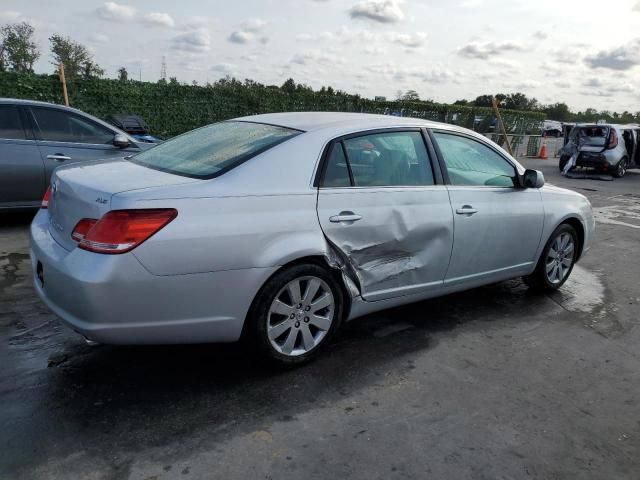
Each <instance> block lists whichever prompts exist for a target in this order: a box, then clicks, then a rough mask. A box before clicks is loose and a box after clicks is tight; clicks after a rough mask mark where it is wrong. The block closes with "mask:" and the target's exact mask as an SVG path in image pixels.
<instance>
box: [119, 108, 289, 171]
mask: <svg viewBox="0 0 640 480" xmlns="http://www.w3.org/2000/svg"><path fill="white" fill-rule="evenodd" d="M300 133H301V132H300V131H298V130H292V129H289V128H284V127H277V126H274V125H265V124H263V123H250V122H234V121H230V122H220V123H214V124H212V125H208V126H206V127H202V128H199V129H197V130H193V131H191V132H187V133H185V134H183V135H180V136H178V137H175V138H172V139H171V140H168V141H166V142H164V143H161V144H160V145H158V146H156V147H153V148H151V149H149V150H146V151H144V152H142V153H139V154H138V155H136V156H135V157H132V158H131V159H130V160H131V161H132V162H134V163H137V164H140V165H144V166H145V167H150V168H154V169H156V170H162V171H164V172H169V173H175V174H177V175H183V176H185V177H193V178H213V177H216V176H218V175H221V174H223V173H224V172H226V171H228V170H230V169H232V168H233V167H235V166H236V165H239V164H240V163H242V162H244V161H246V160H248V159H250V158H251V157H254V156H256V155H258V154H260V153H262V152H264V151H265V150H268V149H269V148H271V147H274V146H275V145H277V144H279V143H282V142H284V141H285V140H288V139H289V138H292V137H295V136H296V135H298V134H300Z"/></svg>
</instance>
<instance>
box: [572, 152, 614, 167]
mask: <svg viewBox="0 0 640 480" xmlns="http://www.w3.org/2000/svg"><path fill="white" fill-rule="evenodd" d="M576 166H578V167H587V168H605V169H606V168H609V167H610V166H611V164H610V162H609V159H608V158H607V157H606V156H605V155H604V154H602V153H590V152H582V153H581V154H580V155H578V159H577V160H576Z"/></svg>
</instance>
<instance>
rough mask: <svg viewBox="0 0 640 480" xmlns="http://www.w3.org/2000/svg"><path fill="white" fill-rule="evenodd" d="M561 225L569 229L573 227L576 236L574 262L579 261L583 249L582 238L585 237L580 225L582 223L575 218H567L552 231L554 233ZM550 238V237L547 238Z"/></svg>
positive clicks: (582, 226) (582, 227)
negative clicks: (576, 252)
mask: <svg viewBox="0 0 640 480" xmlns="http://www.w3.org/2000/svg"><path fill="white" fill-rule="evenodd" d="M561 225H570V226H571V227H573V229H574V230H575V231H576V234H577V235H578V238H577V240H578V256H577V257H576V262H577V261H578V260H580V257H581V256H582V249H583V248H584V239H585V238H584V237H585V231H584V225H583V224H582V221H581V220H580V219H579V218H577V217H568V218H565V219H564V220H563V221H562V222H560V223H559V224H558V225H557V226H556V227H555V228H554V229H553V231H554V232H555V231H556V229H557V228H558V227H559V226H561ZM551 234H553V232H551ZM549 238H551V237H549ZM547 241H549V239H547Z"/></svg>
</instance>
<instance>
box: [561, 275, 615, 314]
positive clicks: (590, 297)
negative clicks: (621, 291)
mask: <svg viewBox="0 0 640 480" xmlns="http://www.w3.org/2000/svg"><path fill="white" fill-rule="evenodd" d="M604 293H605V288H604V284H603V283H602V281H601V280H600V278H599V277H598V275H596V274H595V273H593V272H590V271H589V270H587V269H585V268H582V267H581V266H580V265H575V266H574V267H573V271H572V272H571V276H570V277H569V279H568V280H567V282H566V283H565V284H564V285H563V286H562V288H561V289H560V290H558V291H557V292H554V293H553V294H551V298H552V299H553V300H554V301H555V302H556V303H558V304H559V305H560V306H561V307H562V308H564V309H565V310H568V311H570V312H576V313H590V314H594V315H597V316H599V317H600V316H603V315H604V314H605V313H604V312H603V311H602V306H603V305H604Z"/></svg>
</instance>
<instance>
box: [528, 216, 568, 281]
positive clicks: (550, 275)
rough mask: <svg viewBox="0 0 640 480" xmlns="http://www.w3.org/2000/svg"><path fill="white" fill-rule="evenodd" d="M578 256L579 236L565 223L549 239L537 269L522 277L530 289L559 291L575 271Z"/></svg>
mask: <svg viewBox="0 0 640 480" xmlns="http://www.w3.org/2000/svg"><path fill="white" fill-rule="evenodd" d="M577 255H578V235H577V233H576V230H575V228H573V227H572V226H571V225H569V224H567V223H563V224H562V225H560V226H559V227H558V228H556V229H555V230H554V232H553V233H552V234H551V236H550V237H549V241H548V242H547V244H546V245H545V246H544V249H543V250H542V254H541V255H540V258H539V259H538V264H537V265H536V269H535V270H534V272H533V273H532V274H531V275H527V276H526V277H522V280H523V281H524V283H526V284H527V285H528V286H529V287H530V288H532V289H534V290H539V291H545V292H551V291H554V290H557V289H559V288H560V287H561V286H562V285H564V282H566V281H567V279H568V278H569V275H571V272H572V271H573V266H574V265H575V263H576V258H577Z"/></svg>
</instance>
